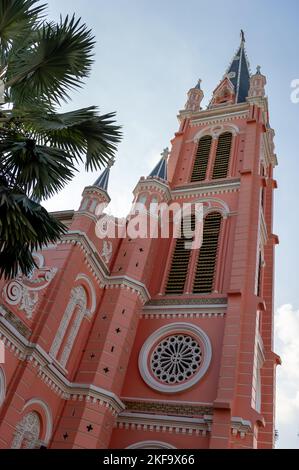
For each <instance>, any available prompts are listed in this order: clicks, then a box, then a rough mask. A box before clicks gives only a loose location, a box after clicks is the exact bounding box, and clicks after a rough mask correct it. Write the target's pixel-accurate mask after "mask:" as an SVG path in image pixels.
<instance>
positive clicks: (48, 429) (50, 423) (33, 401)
mask: <svg viewBox="0 0 299 470" xmlns="http://www.w3.org/2000/svg"><path fill="white" fill-rule="evenodd" d="M31 405H39V406H40V407H41V408H42V410H43V411H44V413H45V416H46V423H44V424H45V428H46V432H45V439H44V442H45V444H48V442H49V440H50V439H51V436H52V430H53V418H52V413H51V409H50V407H49V405H48V404H47V403H46V402H44V401H43V400H41V399H40V398H31V399H30V400H28V401H27V402H26V403H25V405H24V407H23V412H24V411H25V410H26V409H27V408H29V406H31ZM34 411H36V410H34ZM37 412H38V410H37Z"/></svg>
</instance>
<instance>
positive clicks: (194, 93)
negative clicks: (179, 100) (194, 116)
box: [185, 79, 204, 111]
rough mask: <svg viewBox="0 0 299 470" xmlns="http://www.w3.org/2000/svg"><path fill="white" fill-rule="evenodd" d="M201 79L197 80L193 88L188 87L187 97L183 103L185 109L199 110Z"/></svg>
mask: <svg viewBox="0 0 299 470" xmlns="http://www.w3.org/2000/svg"><path fill="white" fill-rule="evenodd" d="M200 84H201V79H199V80H198V82H197V84H196V85H195V87H194V88H190V90H189V91H188V99H187V102H186V104H185V110H186V111H200V110H201V107H200V104H201V102H202V100H203V97H204V94H203V91H202V89H201V86H200Z"/></svg>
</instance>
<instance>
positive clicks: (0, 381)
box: [0, 367, 6, 407]
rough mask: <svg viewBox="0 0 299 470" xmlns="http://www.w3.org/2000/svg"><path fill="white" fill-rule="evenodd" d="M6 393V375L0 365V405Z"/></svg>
mask: <svg viewBox="0 0 299 470" xmlns="http://www.w3.org/2000/svg"><path fill="white" fill-rule="evenodd" d="M5 395H6V377H5V372H4V369H3V368H2V367H0V407H1V406H2V404H3V402H4V400H5Z"/></svg>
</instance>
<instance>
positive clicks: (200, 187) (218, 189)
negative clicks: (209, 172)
mask: <svg viewBox="0 0 299 470" xmlns="http://www.w3.org/2000/svg"><path fill="white" fill-rule="evenodd" d="M239 189H240V180H238V181H236V180H235V179H234V181H232V182H230V181H226V182H223V183H218V184H217V185H216V184H210V185H209V184H197V185H193V186H191V185H190V186H189V187H183V188H182V187H180V188H178V189H173V190H172V198H173V199H182V198H185V197H196V196H198V197H204V196H212V195H213V194H226V193H232V192H237V191H239Z"/></svg>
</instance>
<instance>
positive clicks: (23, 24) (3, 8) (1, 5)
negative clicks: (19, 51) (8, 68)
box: [0, 0, 45, 66]
mask: <svg viewBox="0 0 299 470" xmlns="http://www.w3.org/2000/svg"><path fill="white" fill-rule="evenodd" d="M44 9H45V5H41V4H40V2H39V1H38V0H1V2H0V60H1V66H3V65H5V64H6V55H7V53H8V51H9V50H10V49H11V47H12V45H13V44H16V42H21V41H22V40H23V39H24V37H27V36H28V35H30V34H31V32H32V30H33V29H34V28H35V27H36V26H37V24H38V23H39V22H40V19H41V15H42V13H43V11H44Z"/></svg>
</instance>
